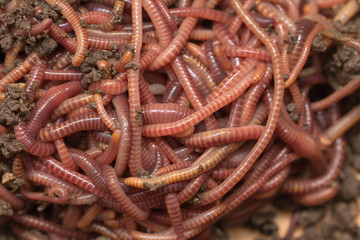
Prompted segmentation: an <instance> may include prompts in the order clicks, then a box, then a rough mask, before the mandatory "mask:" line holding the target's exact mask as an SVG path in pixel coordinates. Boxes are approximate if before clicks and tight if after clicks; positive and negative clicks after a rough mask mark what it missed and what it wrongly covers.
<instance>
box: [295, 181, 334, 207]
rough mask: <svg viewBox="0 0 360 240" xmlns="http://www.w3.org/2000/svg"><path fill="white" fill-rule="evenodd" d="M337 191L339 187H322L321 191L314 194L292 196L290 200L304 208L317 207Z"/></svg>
mask: <svg viewBox="0 0 360 240" xmlns="http://www.w3.org/2000/svg"><path fill="white" fill-rule="evenodd" d="M338 191H339V186H338V185H335V186H331V187H324V188H322V189H319V190H317V191H315V192H311V193H308V194H302V195H293V197H292V199H293V200H294V201H295V202H296V203H298V204H301V205H304V206H308V207H310V206H317V205H321V204H324V203H326V202H327V201H329V200H330V199H332V198H333V197H335V195H336V194H337V193H338Z"/></svg>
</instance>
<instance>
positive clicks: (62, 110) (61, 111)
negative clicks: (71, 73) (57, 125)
mask: <svg viewBox="0 0 360 240" xmlns="http://www.w3.org/2000/svg"><path fill="white" fill-rule="evenodd" d="M92 99H93V95H92V94H86V93H85V94H79V95H76V96H75V97H72V98H69V99H66V100H65V101H63V102H62V103H61V104H60V105H59V106H58V107H57V108H56V109H55V110H54V112H53V113H52V114H51V116H50V119H51V120H56V119H58V118H59V117H61V116H63V115H66V114H68V113H70V112H71V111H73V110H75V109H77V108H79V107H82V106H84V105H86V104H88V103H89V102H90V101H91V100H92Z"/></svg>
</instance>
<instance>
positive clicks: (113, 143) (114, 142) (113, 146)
mask: <svg viewBox="0 0 360 240" xmlns="http://www.w3.org/2000/svg"><path fill="white" fill-rule="evenodd" d="M120 137H121V131H120V130H118V129H117V130H115V131H114V132H113V134H112V135H111V139H110V143H109V146H108V147H107V149H106V150H105V152H104V153H103V154H102V155H101V156H100V157H98V158H97V159H96V161H97V162H98V163H99V164H100V165H104V164H110V163H112V161H113V160H114V159H115V158H116V155H117V153H118V149H119V143H120Z"/></svg>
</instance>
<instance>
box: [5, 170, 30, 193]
mask: <svg viewBox="0 0 360 240" xmlns="http://www.w3.org/2000/svg"><path fill="white" fill-rule="evenodd" d="M1 183H2V184H3V185H5V186H6V187H8V188H11V190H12V191H13V192H14V191H16V190H17V189H18V188H19V187H22V186H24V185H25V183H24V181H23V180H21V179H20V178H17V177H16V176H15V175H14V174H13V173H5V174H4V175H3V176H2V179H1Z"/></svg>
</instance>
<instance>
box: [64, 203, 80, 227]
mask: <svg viewBox="0 0 360 240" xmlns="http://www.w3.org/2000/svg"><path fill="white" fill-rule="evenodd" d="M81 210H82V208H81V207H79V206H76V205H69V206H67V207H66V209H65V210H64V216H63V219H62V225H63V226H64V227H66V228H69V229H75V228H76V223H77V221H78V220H79V219H80V217H81V214H82V213H81Z"/></svg>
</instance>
